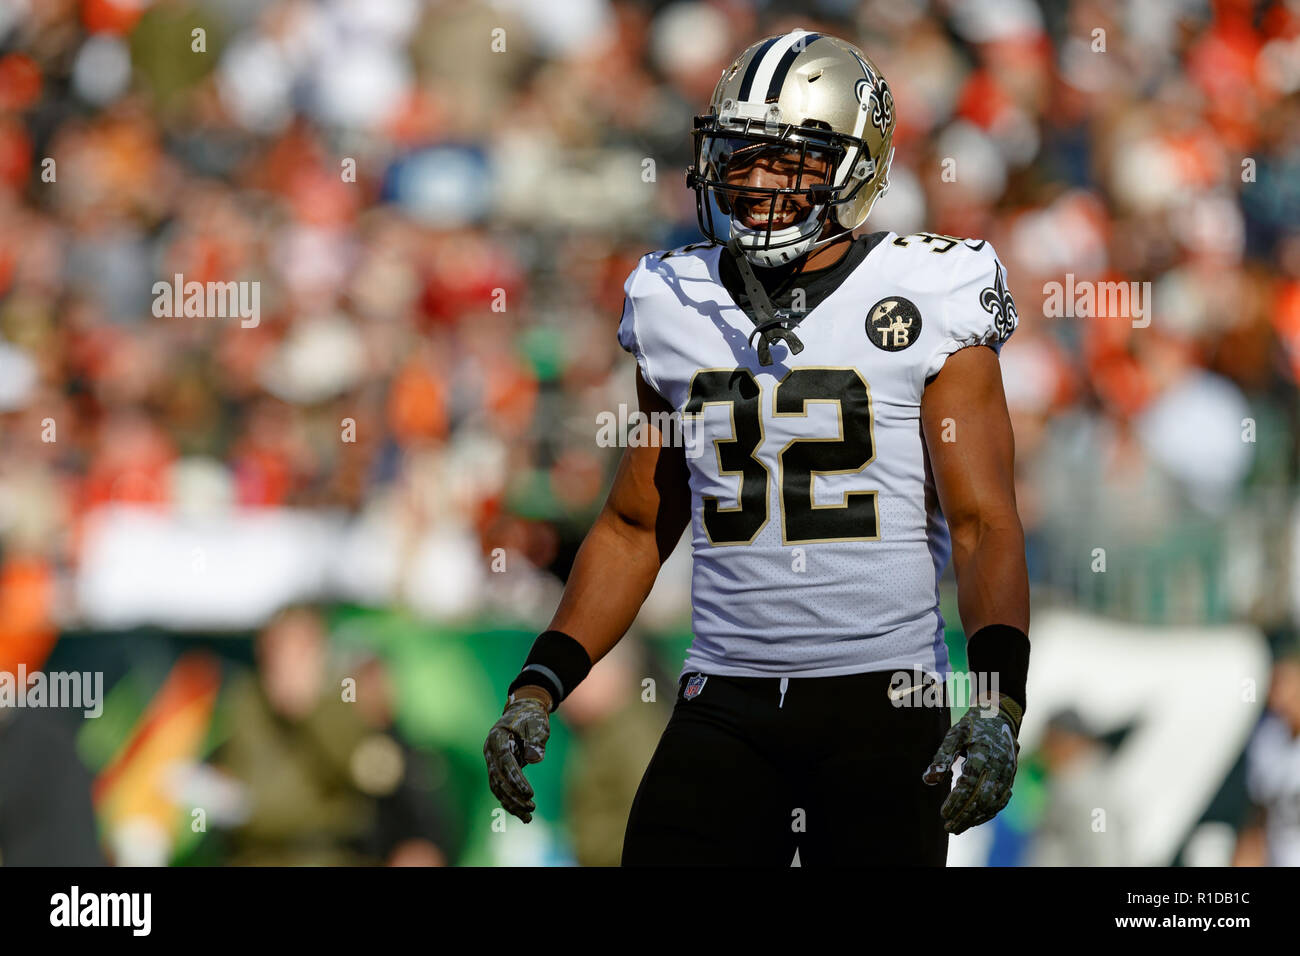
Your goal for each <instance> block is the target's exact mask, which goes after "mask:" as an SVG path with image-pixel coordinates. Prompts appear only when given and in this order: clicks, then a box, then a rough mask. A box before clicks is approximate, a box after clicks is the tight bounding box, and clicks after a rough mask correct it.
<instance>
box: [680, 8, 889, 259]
mask: <svg viewBox="0 0 1300 956" xmlns="http://www.w3.org/2000/svg"><path fill="white" fill-rule="evenodd" d="M894 125H895V124H894V97H893V94H892V93H890V91H889V86H888V85H887V84H886V83H885V78H884V76H883V75H882V74H881V72H880V71H879V70H878V69H876V67H875V64H873V63H872V62H871V61H870V60H869V59H867V57H866V56H865V55H864V54H863V53H862V51H861V50H859V49H858V48H857V47H855V46H853V45H852V44H851V43H846V42H845V41H844V40H841V39H839V38H838V37H833V36H828V35H826V34H824V33H809V32H808V31H806V30H794V31H792V32H790V33H787V34H784V35H783V36H774V37H768V38H767V39H765V40H760V41H759V42H758V43H755V44H754V45H753V46H751V47H750V48H749V49H747V50H746V51H745V52H744V53H742V54H740V56H739V57H738V58H737V59H736V62H735V63H733V64H731V66H729V67H727V69H726V70H724V71H723V73H722V78H721V79H720V80H718V85H717V87H716V88H715V89H714V91H713V96H712V98H711V99H710V101H709V112H708V113H706V114H703V115H700V116H697V117H695V130H694V137H695V165H694V166H693V167H692V168H690V169H689V170H687V174H686V183H687V185H688V186H689V187H690V188H691V189H693V190H695V205H696V213H697V216H698V218H699V223H700V230H701V231H702V232H703V233H704V235H705V236H707V237H708V238H709V239H710V240H711V241H713V242H717V243H725V242H726V241H727V239H728V238H731V237H737V238H738V239H739V244H740V247H741V249H742V250H743V251H744V253H745V257H746V258H747V259H749V261H751V262H753V263H754V264H755V265H762V266H774V265H780V264H781V263H786V262H793V261H794V260H795V259H798V258H799V257H800V256H803V255H806V254H807V253H808V252H810V251H811V250H813V249H814V248H816V247H818V246H821V245H824V244H825V243H827V242H831V241H834V240H835V239H836V238H839V235H840V230H836V231H835V234H834V235H831V236H825V237H823V236H822V232H823V227H824V226H825V224H826V222H827V219H828V217H830V216H834V222H835V223H837V224H838V225H839V226H840V227H842V229H843V230H848V231H851V230H853V229H855V228H857V227H858V226H860V225H861V224H862V222H863V221H864V220H865V219H866V218H867V215H868V214H869V213H870V212H871V207H872V206H873V205H874V204H875V201H876V200H877V199H878V198H879V197H880V196H882V195H884V193H885V191H886V189H888V188H889V164H890V162H891V161H892V160H893V158H894V147H893V140H894ZM776 162H779V163H780V164H781V165H780V166H779V167H776V166H768V167H766V168H768V169H773V170H775V171H777V172H782V171H783V172H784V178H783V179H774V178H772V177H769V178H768V181H769V182H776V181H785V182H791V181H792V182H793V185H786V186H760V185H754V184H753V183H754V181H755V180H756V179H759V178H761V177H759V176H756V175H754V174H753V172H752V171H753V170H754V169H755V167H756V164H760V163H776ZM763 207H766V208H765V209H764V208H763ZM742 210H744V212H743V214H742ZM778 211H779V212H778ZM792 212H793V214H794V217H795V218H794V221H791V222H787V221H786V219H787V218H788V217H789V216H790V214H791V213H792ZM764 215H765V222H764ZM720 216H725V217H727V219H728V220H729V223H730V231H729V233H728V234H727V235H726V236H722V235H719V233H718V229H717V225H718V223H717V222H716V219H717V218H719V217H720Z"/></svg>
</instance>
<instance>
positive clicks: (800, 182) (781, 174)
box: [726, 150, 830, 229]
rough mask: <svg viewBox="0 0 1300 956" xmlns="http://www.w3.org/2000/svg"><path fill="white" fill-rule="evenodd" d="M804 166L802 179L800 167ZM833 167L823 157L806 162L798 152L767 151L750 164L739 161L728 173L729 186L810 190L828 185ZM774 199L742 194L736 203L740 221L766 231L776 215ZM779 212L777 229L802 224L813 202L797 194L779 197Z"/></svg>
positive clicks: (775, 221)
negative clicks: (822, 184) (769, 220)
mask: <svg viewBox="0 0 1300 956" xmlns="http://www.w3.org/2000/svg"><path fill="white" fill-rule="evenodd" d="M801 165H802V172H803V175H802V177H801V176H800V167H801ZM829 170H830V164H829V163H828V162H827V161H826V160H824V159H822V158H821V157H819V156H815V155H812V154H810V155H808V156H806V157H804V158H803V160H802V162H801V160H800V156H799V153H798V152H795V151H787V152H774V151H771V150H769V151H766V152H764V153H762V154H761V155H759V156H757V157H755V158H754V159H752V160H751V161H749V162H736V163H733V165H732V167H731V168H730V169H729V170H727V174H726V182H727V184H728V185H732V186H741V187H751V188H755V187H756V188H759V189H793V188H796V187H797V188H800V189H807V188H808V187H809V186H812V185H816V184H818V183H824V182H826V176H827V173H828V172H829ZM773 201H774V199H773V197H772V196H771V195H770V194H769V195H763V196H745V195H738V196H736V197H735V198H734V199H733V200H732V206H733V212H734V213H735V216H736V218H737V219H738V220H739V221H740V222H741V223H743V224H744V225H746V226H748V227H749V228H751V229H766V228H767V226H768V217H769V215H770V214H771V213H772V203H773ZM775 202H776V204H777V205H776V212H775V215H772V216H771V224H772V228H773V229H783V228H785V227H787V226H792V225H794V224H795V223H796V222H800V221H802V220H803V219H804V217H805V216H807V215H808V213H809V211H810V210H811V209H812V206H813V203H812V201H811V200H810V199H809V198H808V196H807V195H803V194H794V195H784V196H780V197H777V198H776V199H775Z"/></svg>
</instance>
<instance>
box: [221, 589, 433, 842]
mask: <svg viewBox="0 0 1300 956" xmlns="http://www.w3.org/2000/svg"><path fill="white" fill-rule="evenodd" d="M328 651H329V647H328V641H327V637H326V634H325V630H324V624H323V621H322V620H321V618H320V616H319V615H318V614H317V613H316V612H314V611H312V610H309V609H305V608H295V609H290V610H288V611H285V612H283V613H282V614H280V615H278V616H277V617H276V619H275V620H274V621H273V622H272V623H271V624H270V625H269V626H268V627H267V628H266V630H265V631H263V632H262V634H261V635H259V637H258V640H257V661H258V674H257V678H256V680H254V679H251V678H245V679H241V680H239V681H237V682H236V684H235V686H234V687H233V688H232V689H231V691H230V701H229V704H228V719H229V720H230V725H231V734H230V736H229V738H228V739H227V740H226V742H225V743H224V745H223V746H222V748H221V750H220V752H219V753H218V755H217V756H216V758H215V761H214V762H215V764H216V766H217V767H218V768H219V769H220V770H222V771H223V772H224V773H226V774H227V775H229V776H231V777H233V778H235V779H236V780H238V781H239V782H240V783H242V785H243V787H244V789H245V791H246V802H247V805H248V816H247V819H245V820H244V821H243V822H242V824H241V825H239V826H238V827H237V828H236V829H235V830H234V831H233V833H232V842H233V851H232V857H231V862H232V863H234V864H236V865H243V864H247V865H274V866H287V865H314V866H322V865H349V864H351V865H357V864H365V863H372V864H374V863H382V862H393V863H395V864H401V865H426V866H427V865H433V866H438V865H443V864H445V863H446V862H447V855H446V851H445V850H444V849H443V847H442V846H440V845H439V841H444V840H445V838H446V828H445V826H444V825H443V823H442V821H441V819H440V817H439V814H438V809H437V805H436V802H435V796H434V794H433V793H432V792H431V788H430V784H429V782H428V777H429V773H428V767H427V765H426V764H425V763H423V762H422V761H421V759H420V758H417V757H416V755H415V754H414V753H413V751H411V749H410V748H409V747H407V746H405V745H404V744H402V743H401V742H400V741H399V740H398V739H396V738H395V737H394V735H393V734H392V732H391V709H390V708H391V704H390V703H389V701H388V697H387V695H388V691H387V685H386V682H385V680H384V677H383V672H382V667H381V666H380V665H379V663H378V662H377V661H375V660H370V661H367V662H366V663H365V664H364V666H363V667H362V668H361V671H360V673H359V674H357V675H353V676H352V677H351V681H347V680H344V681H342V682H340V681H337V680H336V679H335V676H336V675H335V674H334V673H333V668H331V666H330V661H329V654H328ZM349 683H350V684H352V690H351V693H350V694H349V690H348V687H347V685H348V684H349ZM339 687H342V688H343V690H342V691H341V692H340V691H339V690H336V688H339Z"/></svg>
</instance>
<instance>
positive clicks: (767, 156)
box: [484, 30, 1029, 866]
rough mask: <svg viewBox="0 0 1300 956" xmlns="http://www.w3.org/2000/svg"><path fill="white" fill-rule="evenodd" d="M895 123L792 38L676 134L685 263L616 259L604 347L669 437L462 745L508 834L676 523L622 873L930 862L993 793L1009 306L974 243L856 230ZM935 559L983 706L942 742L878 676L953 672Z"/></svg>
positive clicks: (1019, 598)
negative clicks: (666, 643) (628, 358)
mask: <svg viewBox="0 0 1300 956" xmlns="http://www.w3.org/2000/svg"><path fill="white" fill-rule="evenodd" d="M894 127H895V117H894V100H893V96H892V94H891V93H890V90H889V87H888V85H887V84H886V82H885V78H884V77H883V76H882V75H881V73H880V71H879V70H878V69H876V67H875V65H874V64H873V63H872V62H871V61H870V60H868V59H867V57H866V56H864V55H863V53H862V52H861V51H860V50H858V49H857V48H856V47H854V46H852V45H851V44H849V43H846V42H845V41H843V40H841V39H838V38H836V37H833V36H828V35H826V34H819V33H809V32H806V31H803V30H795V31H793V32H791V33H787V34H785V35H782V36H774V37H769V38H767V39H764V40H762V41H760V42H759V43H756V44H754V45H753V46H751V47H750V48H749V49H747V50H745V51H744V53H742V54H741V55H740V57H739V58H738V59H737V60H736V61H735V62H734V63H733V64H731V66H729V67H728V68H727V69H726V71H724V73H723V74H722V77H721V79H720V80H719V82H718V85H717V88H716V89H715V91H714V93H713V97H712V99H711V101H710V103H709V110H708V112H707V113H706V114H705V115H702V116H698V117H696V120H695V128H694V138H695V163H694V165H693V166H692V168H691V169H690V170H689V171H688V174H687V182H688V185H689V186H690V187H691V188H692V189H693V190H694V191H695V194H696V199H697V210H698V215H699V222H700V228H701V230H702V232H703V233H704V235H705V237H706V239H707V240H708V241H706V242H702V243H697V244H695V245H689V246H685V247H683V248H680V249H674V250H670V251H666V252H656V253H651V254H650V255H647V256H645V257H644V258H643V259H641V261H640V263H639V264H638V265H637V267H636V269H635V270H633V272H632V274H631V275H630V276H629V277H628V279H627V283H626V285H625V287H624V290H625V294H626V298H625V303H624V307H623V316H622V319H621V321H620V324H619V328H618V338H619V342H620V343H621V344H622V346H623V348H625V349H626V350H627V351H628V352H630V353H631V354H632V355H633V356H634V357H635V358H636V364H637V375H636V386H637V394H638V397H639V402H640V407H641V410H642V411H643V412H645V413H646V414H647V415H648V416H649V418H650V420H651V421H662V420H664V419H663V417H662V416H656V415H654V413H656V412H659V413H670V414H671V415H673V416H675V417H676V420H677V421H679V422H681V423H682V424H683V425H684V426H687V434H688V436H689V437H690V440H689V441H688V442H687V443H686V447H681V445H682V443H681V442H678V443H677V447H674V446H673V442H672V441H671V438H672V437H673V436H671V435H667V434H663V435H658V433H656V435H658V440H656V438H655V436H651V441H650V442H649V443H648V444H647V443H643V445H642V447H630V448H628V449H627V450H626V452H625V454H624V456H623V459H622V461H621V463H620V465H619V468H618V472H617V475H616V477H615V479H614V483H613V487H612V489H611V491H610V493H609V498H608V500H607V501H606V503H605V506H604V509H603V510H602V512H601V513H600V515H599V517H598V518H597V519H596V521H595V524H594V525H593V526H592V528H591V531H590V532H589V533H588V535H587V537H586V539H585V541H584V543H583V545H582V548H581V550H580V551H579V553H578V556H577V560H576V562H575V564H574V566H573V570H572V572H571V574H570V576H569V580H568V583H567V586H566V588H565V591H564V596H563V598H562V600H561V602H560V606H559V609H558V610H557V611H556V614H555V616H554V618H553V619H552V621H551V624H550V627H549V629H548V630H547V631H545V632H544V633H543V634H541V635H540V636H539V637H538V638H537V640H536V642H535V643H534V645H533V648H532V650H531V652H530V653H529V655H528V658H527V660H526V661H525V663H524V666H523V669H522V671H521V673H520V674H519V676H518V677H517V678H516V679H515V680H514V681H513V682H512V683H511V685H510V687H509V698H508V701H507V703H506V707H505V712H504V714H503V715H502V717H501V719H500V721H498V723H497V724H496V725H495V726H494V727H493V728H492V730H491V732H490V734H489V736H488V739H487V742H486V744H485V747H484V754H485V757H486V759H487V764H488V778H489V785H490V786H491V788H492V792H493V793H494V794H495V795H496V796H497V798H498V799H499V800H500V801H501V804H502V806H504V807H505V808H506V809H507V810H509V811H510V812H511V813H514V814H516V815H517V816H519V817H520V819H522V820H524V821H528V820H530V819H531V814H532V812H533V810H534V809H535V804H534V802H533V791H532V788H531V787H530V785H529V784H528V782H527V780H525V778H524V775H523V773H522V767H523V766H525V765H526V764H528V763H532V762H535V761H538V760H541V759H542V757H543V755H544V751H545V744H546V740H547V735H548V733H549V724H548V720H549V714H551V713H553V712H554V711H555V709H556V707H557V706H558V705H559V704H560V702H561V701H563V700H564V697H565V695H567V694H569V693H570V692H571V691H572V690H573V688H574V686H575V685H576V684H577V683H578V682H579V681H581V680H582V679H583V677H584V676H585V675H586V674H587V672H588V671H589V670H590V668H591V666H592V664H593V663H595V662H596V661H599V660H600V659H601V657H602V656H604V655H605V654H606V653H607V652H608V651H609V649H610V648H611V647H612V646H613V645H614V644H615V643H616V642H617V641H618V640H619V639H620V638H621V637H622V636H623V634H624V632H625V631H626V630H627V629H628V627H629V625H631V623H632V621H633V619H634V618H635V617H636V614H637V611H638V609H639V608H640V606H641V603H642V602H643V600H644V599H645V598H646V595H647V594H648V593H649V591H650V589H651V586H652V585H653V583H654V581H655V577H656V575H657V573H658V571H659V568H660V565H661V564H662V562H663V561H664V560H665V559H666V558H667V557H668V555H669V553H670V552H671V551H672V550H673V548H674V546H675V545H676V543H677V541H678V539H679V537H680V536H681V534H682V531H683V529H684V528H685V527H686V526H687V524H688V523H689V525H690V528H691V540H692V546H693V555H694V569H693V579H692V604H693V614H692V625H693V632H694V642H693V643H692V645H691V648H690V650H689V652H688V653H687V656H686V660H685V662H684V664H683V667H682V672H681V674H680V677H679V686H678V690H677V699H676V703H675V705H674V709H673V713H672V717H671V719H670V721H669V723H668V726H667V727H666V729H665V730H664V733H663V736H662V738H661V740H660V742H659V745H658V747H657V749H656V751H655V753H654V756H653V758H652V759H651V761H650V765H649V767H648V768H647V769H646V771H645V776H644V778H643V779H642V782H641V785H640V788H639V790H638V792H637V795H636V799H635V802H634V804H633V807H632V811H631V815H630V818H629V820H628V824H627V830H626V834H625V838H624V846H623V857H622V860H623V863H624V864H625V865H629V864H656V863H666V864H668V863H675V864H683V863H692V864H697V863H718V864H753V865H782V866H788V865H790V864H791V863H792V862H793V861H794V860H795V859H796V853H797V858H798V861H799V862H800V863H801V864H802V865H815V864H834V865H857V864H881V865H900V864H927V865H942V864H944V863H945V862H946V854H947V846H948V835H949V834H950V833H960V832H962V831H963V830H965V829H967V828H968V827H971V826H974V825H976V824H978V823H982V822H984V821H987V820H989V819H991V818H992V817H993V815H994V814H996V813H997V812H998V811H999V810H1000V809H1001V808H1002V807H1003V806H1005V804H1006V803H1007V801H1008V800H1009V799H1010V795H1011V784H1012V780H1013V778H1014V775H1015V770H1016V759H1017V752H1018V749H1019V745H1018V744H1017V742H1016V735H1017V733H1018V732H1019V727H1020V720H1021V717H1022V715H1023V711H1024V704H1025V677H1026V671H1027V667H1028V658H1029V641H1028V637H1027V632H1028V629H1029V586H1028V576H1027V574H1026V569H1025V558H1024V538H1023V533H1022V531H1021V527H1020V521H1019V518H1018V516H1017V513H1016V502H1015V496H1014V490H1013V483H1012V464H1013V443H1012V433H1011V426H1010V421H1009V417H1008V414H1007V408H1006V401H1005V398H1004V395H1003V391H1002V379H1001V374H1000V370H999V365H998V350H999V349H1000V347H1001V345H1002V343H1003V342H1004V341H1005V340H1006V339H1007V337H1008V336H1010V335H1011V333H1012V331H1013V329H1014V328H1015V325H1016V322H1017V315H1016V311H1015V306H1014V304H1013V303H1012V300H1011V296H1010V294H1009V293H1008V291H1007V281H1006V275H1005V270H1004V269H1003V266H1002V264H1001V263H1000V262H999V260H998V258H997V256H996V254H995V253H994V251H993V247H992V246H991V245H989V244H988V243H987V242H985V241H978V240H973V239H959V238H955V237H950V236H942V235H936V234H928V233H925V234H919V235H911V236H899V235H895V234H894V233H892V232H876V233H872V234H868V235H862V236H857V237H855V234H854V230H855V229H857V227H859V226H860V225H862V223H863V222H864V220H865V219H866V218H867V216H868V214H869V213H870V211H871V207H872V205H873V204H874V203H875V201H876V200H877V199H878V198H879V197H880V196H881V195H882V194H883V193H884V192H885V190H886V188H887V186H888V182H889V179H888V177H889V166H890V161H891V159H892V158H893V145H892V141H893V136H894ZM950 556H951V559H952V561H953V563H954V570H955V572H956V577H957V589H958V606H959V610H960V613H961V618H962V624H963V625H964V627H965V631H966V634H967V648H968V658H969V661H970V670H971V672H972V673H973V674H976V675H984V676H985V677H986V678H987V679H988V680H989V681H990V682H995V683H991V684H989V685H979V686H993V687H996V693H995V695H991V696H989V697H986V698H985V700H984V704H983V705H982V706H978V707H972V708H971V709H970V710H969V711H968V712H967V714H966V716H965V717H963V718H962V719H961V720H960V721H959V722H958V723H957V724H956V725H951V719H950V711H949V700H948V699H947V697H946V695H939V699H937V700H936V699H935V697H936V695H934V694H929V695H927V694H924V693H922V694H916V693H911V692H910V691H906V690H900V683H899V675H902V674H922V675H925V677H926V679H927V680H928V681H929V682H930V685H931V687H933V685H934V683H935V682H936V681H937V682H943V681H944V680H945V679H946V678H947V677H948V675H949V674H950V671H951V668H950V666H949V662H948V655H947V650H946V645H945V643H944V621H943V619H942V617H941V616H940V613H939V601H938V579H939V576H940V575H941V573H942V572H943V569H944V567H945V566H946V564H947V562H948V560H949V557H950ZM922 686H923V685H922V684H919V683H918V684H915V685H914V686H913V687H912V688H911V690H912V691H914V690H917V689H919V688H921V687H922ZM959 757H960V758H964V761H963V764H962V766H961V768H960V776H959V779H958V780H957V782H956V784H955V785H953V783H952V781H953V767H954V763H956V762H957V760H958V758H959Z"/></svg>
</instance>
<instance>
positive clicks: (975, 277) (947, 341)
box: [887, 232, 1020, 379]
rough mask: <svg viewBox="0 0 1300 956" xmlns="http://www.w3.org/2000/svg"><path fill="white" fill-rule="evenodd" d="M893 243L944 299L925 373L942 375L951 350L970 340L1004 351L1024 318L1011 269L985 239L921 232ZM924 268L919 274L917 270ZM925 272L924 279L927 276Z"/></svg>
mask: <svg viewBox="0 0 1300 956" xmlns="http://www.w3.org/2000/svg"><path fill="white" fill-rule="evenodd" d="M887 241H889V243H890V247H891V251H894V252H896V253H898V257H899V264H900V266H901V268H902V271H903V272H904V273H905V274H908V275H911V276H914V277H915V278H914V279H913V281H923V282H924V284H925V285H927V286H928V287H929V288H930V289H931V290H933V292H935V293H936V294H937V295H939V296H940V297H941V299H942V309H941V313H942V314H941V317H940V328H939V332H940V335H939V338H938V341H937V342H936V344H935V347H934V349H933V350H932V351H931V353H930V355H929V356H928V358H927V363H926V369H925V377H926V378H927V379H929V378H931V377H933V376H935V375H937V374H938V373H939V370H940V369H941V368H943V363H944V362H945V361H947V358H948V356H949V355H951V354H952V353H954V352H956V351H958V350H959V349H963V348H966V347H968V346H971V345H987V346H989V347H990V348H992V349H993V350H994V351H995V352H1000V351H1001V349H1002V343H1004V342H1005V341H1006V340H1007V339H1008V338H1010V337H1011V333H1012V332H1014V331H1015V329H1016V325H1017V324H1018V322H1019V321H1020V317H1019V313H1018V312H1017V311H1016V304H1015V302H1014V301H1013V300H1012V298H1011V292H1010V290H1009V288H1008V285H1007V270H1006V267H1005V266H1004V265H1003V264H1002V262H1001V260H999V259H998V255H997V252H996V251H995V250H994V248H993V244H992V243H991V242H989V241H988V240H986V239H963V238H961V237H959V236H945V235H941V234H939V233H932V232H922V233H914V234H912V235H909V236H897V237H895V238H894V239H893V240H887ZM918 270H919V273H920V274H919V275H918V274H917V273H918ZM922 277H923V279H922Z"/></svg>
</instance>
